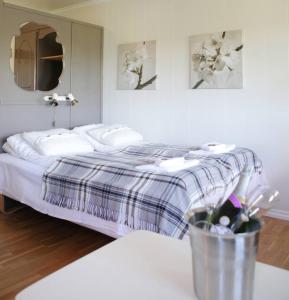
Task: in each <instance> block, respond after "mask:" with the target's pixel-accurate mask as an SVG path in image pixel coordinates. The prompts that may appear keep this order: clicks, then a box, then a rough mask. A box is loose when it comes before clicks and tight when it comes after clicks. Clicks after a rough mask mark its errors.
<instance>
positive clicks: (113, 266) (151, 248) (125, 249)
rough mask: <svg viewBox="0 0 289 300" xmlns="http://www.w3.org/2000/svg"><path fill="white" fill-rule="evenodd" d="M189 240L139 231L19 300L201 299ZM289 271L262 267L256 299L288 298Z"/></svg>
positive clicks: (258, 271)
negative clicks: (193, 272) (193, 270)
mask: <svg viewBox="0 0 289 300" xmlns="http://www.w3.org/2000/svg"><path fill="white" fill-rule="evenodd" d="M191 257H192V255H191V248H190V244H189V241H188V240H187V241H180V240H176V239H173V238H169V237H165V236H162V235H158V234H155V233H151V232H147V231H135V232H133V233H131V234H129V235H127V236H125V237H123V238H120V239H118V240H116V241H114V242H112V243H110V244H108V245H107V246H104V247H102V248H100V249H98V250H96V251H94V252H92V253H90V254H89V255H87V256H84V257H82V258H81V259H79V260H77V261H75V262H73V263H71V264H69V265H68V266H66V267H64V268H62V269H60V270H58V271H57V272H55V273H53V274H51V275H49V276H47V277H45V278H43V279H42V280H40V281H38V282H36V283H34V284H33V285H31V286H30V287H28V288H26V289H24V290H23V291H21V292H20V293H19V294H18V295H17V296H16V299H17V300H36V299H41V300H46V299H47V300H48V299H49V300H51V299H54V300H58V299H59V300H60V299H61V300H63V299H70V300H76V299H77V300H78V299H86V300H92V299H107V300H109V299H118V300H122V299H125V300H130V299H138V300H142V299H143V300H144V299H156V300H161V299H166V300H170V299H178V300H192V299H196V298H195V296H194V292H193V278H192V258H191ZM288 295H289V271H286V270H283V269H278V268H275V267H272V266H269V265H265V264H261V263H257V264H256V276H255V289H254V299H255V300H258V299H260V300H261V299H262V300H272V299H274V300H287V299H288Z"/></svg>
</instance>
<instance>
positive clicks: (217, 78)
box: [190, 30, 243, 89]
mask: <svg viewBox="0 0 289 300" xmlns="http://www.w3.org/2000/svg"><path fill="white" fill-rule="evenodd" d="M242 50H243V43H242V31H241V30H231V31H223V32H218V33H214V34H203V35H195V36H192V37H191V38H190V56H191V57H190V59H191V80H190V88H192V89H240V88H242V87H243V74H242V71H243V70H242Z"/></svg>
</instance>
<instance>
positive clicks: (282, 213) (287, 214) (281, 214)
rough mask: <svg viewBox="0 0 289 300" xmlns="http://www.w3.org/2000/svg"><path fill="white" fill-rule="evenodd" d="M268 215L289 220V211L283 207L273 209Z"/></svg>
mask: <svg viewBox="0 0 289 300" xmlns="http://www.w3.org/2000/svg"><path fill="white" fill-rule="evenodd" d="M266 216H268V217H272V218H277V219H282V220H286V221H289V211H286V210H281V209H271V210H270V211H269V212H267V214H266Z"/></svg>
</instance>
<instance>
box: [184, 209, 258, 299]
mask: <svg viewBox="0 0 289 300" xmlns="http://www.w3.org/2000/svg"><path fill="white" fill-rule="evenodd" d="M206 217H207V213H206V211H204V210H203V209H196V210H194V211H191V212H190V216H189V217H188V220H189V227H190V240H191V246H192V256H193V281H194V289H195V294H196V296H197V297H198V300H251V299H252V297H253V287H254V273H255V261H256V253H257V246H258V240H259V231H260V229H261V227H262V223H261V222H260V221H258V224H257V225H258V226H257V228H256V230H255V231H253V232H249V233H242V234H235V235H218V234H215V233H211V232H209V231H205V230H204V229H202V228H199V227H198V224H200V221H203V220H205V219H206Z"/></svg>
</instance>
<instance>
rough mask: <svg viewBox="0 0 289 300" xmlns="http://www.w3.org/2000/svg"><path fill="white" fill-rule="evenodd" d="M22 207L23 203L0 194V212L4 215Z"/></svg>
mask: <svg viewBox="0 0 289 300" xmlns="http://www.w3.org/2000/svg"><path fill="white" fill-rule="evenodd" d="M24 207H25V206H24V205H23V204H21V203H19V202H17V201H15V200H12V199H9V198H7V197H5V196H4V195H2V194H0V213H2V214H4V215H10V214H13V213H14V212H16V211H17V210H19V209H22V208H24Z"/></svg>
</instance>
